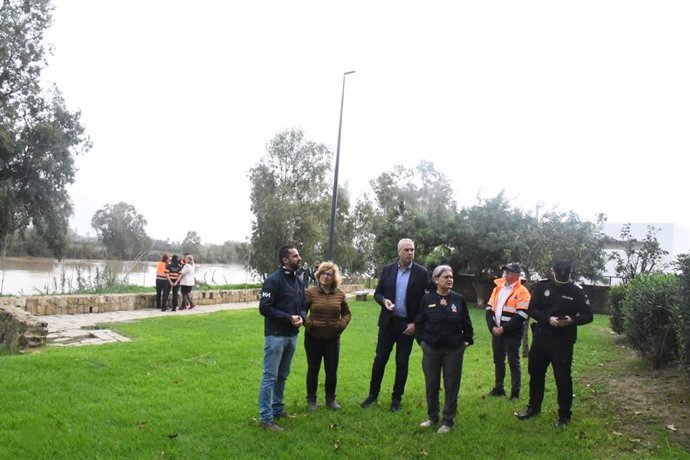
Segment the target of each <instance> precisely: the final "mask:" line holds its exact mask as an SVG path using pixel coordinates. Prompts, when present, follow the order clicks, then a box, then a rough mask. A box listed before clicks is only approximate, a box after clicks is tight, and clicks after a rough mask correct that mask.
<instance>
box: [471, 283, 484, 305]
mask: <svg viewBox="0 0 690 460" xmlns="http://www.w3.org/2000/svg"><path fill="white" fill-rule="evenodd" d="M472 287H473V288H474V292H475V294H477V307H480V308H484V307H485V306H486V305H485V299H484V283H482V282H481V281H479V280H478V279H477V278H476V277H474V278H472Z"/></svg>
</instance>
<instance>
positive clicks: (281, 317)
mask: <svg viewBox="0 0 690 460" xmlns="http://www.w3.org/2000/svg"><path fill="white" fill-rule="evenodd" d="M278 259H279V260H280V268H279V269H278V270H276V271H275V272H273V273H272V274H271V275H270V276H269V277H268V278H266V281H264V284H263V287H262V288H261V298H260V300H259V312H260V313H261V314H262V315H263V316H264V335H265V338H264V369H263V375H262V377H261V386H260V388H259V416H260V424H259V426H260V427H261V428H264V429H266V430H270V431H283V429H282V428H281V427H280V426H278V425H277V424H276V423H275V421H274V420H275V419H276V418H283V417H287V416H288V415H287V412H285V403H284V402H283V393H284V391H285V382H286V381H287V378H288V375H289V374H290V365H291V363H292V357H293V355H294V354H295V349H296V348H297V334H299V328H300V327H301V326H302V325H303V324H304V321H305V318H306V315H307V312H306V305H305V294H304V284H302V281H300V280H299V278H297V276H296V271H297V269H298V268H299V266H300V262H301V261H302V259H301V258H300V256H299V251H297V248H296V247H295V246H293V245H287V246H283V247H282V248H280V251H279V253H278Z"/></svg>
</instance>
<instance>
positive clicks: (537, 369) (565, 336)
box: [528, 279, 593, 423]
mask: <svg viewBox="0 0 690 460" xmlns="http://www.w3.org/2000/svg"><path fill="white" fill-rule="evenodd" d="M528 314H529V316H530V317H531V318H533V319H534V320H536V321H537V323H536V327H535V328H534V329H533V331H534V338H533V340H532V346H531V348H530V351H529V365H528V368H529V375H530V382H529V408H531V409H533V410H534V411H536V412H539V411H540V410H541V403H542V400H543V399H544V383H545V382H544V381H545V377H546V370H547V368H548V367H549V364H551V365H552V366H553V374H554V377H555V379H556V388H557V390H558V419H559V421H564V422H565V423H567V422H568V421H569V420H570V414H571V411H570V409H571V406H572V404H573V382H572V377H571V367H572V362H573V348H574V344H575V340H576V339H577V326H581V325H583V324H587V323H591V322H592V320H593V315H592V311H591V309H590V305H589V299H588V298H587V295H586V294H585V293H584V291H583V290H582V288H581V287H580V286H578V285H576V284H574V283H572V282H567V283H556V282H555V281H554V280H553V279H545V280H540V281H539V282H538V283H537V285H536V286H535V287H534V289H533V290H532V298H531V299H530V303H529V309H528ZM552 316H555V317H557V318H563V317H565V316H569V317H571V318H572V319H573V323H572V324H570V325H569V326H565V327H553V326H551V324H550V323H549V318H551V317H552Z"/></svg>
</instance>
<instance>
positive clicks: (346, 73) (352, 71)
mask: <svg viewBox="0 0 690 460" xmlns="http://www.w3.org/2000/svg"><path fill="white" fill-rule="evenodd" d="M351 73H355V71H354V70H350V71H349V72H345V73H344V74H343V75H350V74H351Z"/></svg>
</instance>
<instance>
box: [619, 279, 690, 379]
mask: <svg viewBox="0 0 690 460" xmlns="http://www.w3.org/2000/svg"><path fill="white" fill-rule="evenodd" d="M679 300H680V283H679V280H678V277H677V276H676V275H673V274H661V273H655V274H650V275H642V276H637V277H636V278H635V279H633V280H632V281H630V283H628V285H627V287H626V293H625V298H624V299H623V301H622V304H621V305H622V310H623V316H624V322H623V324H624V330H625V334H626V336H627V337H628V340H629V341H630V344H631V346H632V347H633V348H634V349H636V350H637V351H639V352H640V353H641V354H642V356H644V357H646V358H648V359H650V360H651V362H652V365H653V366H654V367H659V366H660V365H662V364H665V363H669V362H671V361H673V360H674V359H675V358H676V355H677V351H678V347H677V342H676V328H675V320H676V318H677V312H678V308H679V303H680V301H679Z"/></svg>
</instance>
